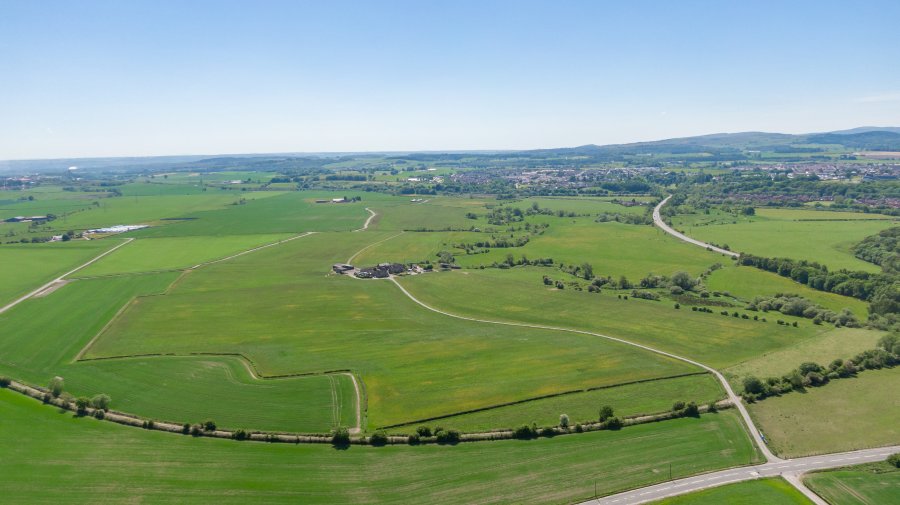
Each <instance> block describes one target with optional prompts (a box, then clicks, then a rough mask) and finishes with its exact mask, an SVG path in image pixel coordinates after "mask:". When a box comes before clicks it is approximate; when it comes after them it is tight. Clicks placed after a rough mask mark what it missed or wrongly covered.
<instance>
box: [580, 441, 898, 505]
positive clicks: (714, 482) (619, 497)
mask: <svg viewBox="0 0 900 505" xmlns="http://www.w3.org/2000/svg"><path fill="white" fill-rule="evenodd" d="M895 452H900V445H895V446H892V447H881V448H878V449H864V450H860V451H853V452H843V453H835V454H824V455H821V456H810V457H807V458H797V459H788V460H780V461H774V462H770V463H764V464H761V465H755V466H748V467H743V468H732V469H730V470H722V471H719V472H713V473H706V474H701V475H695V476H693V477H687V478H684V479H677V480H674V481H669V482H664V483H661V484H656V485H654V486H647V487H642V488H639V489H634V490H632V491H626V492H624V493H618V494H614V495H609V496H605V497H603V498H600V499H595V500H589V501H586V502H582V503H581V504H579V505H637V504H640V503H648V502H652V501H655V500H661V499H663V498H668V497H671V496H676V495H680V494H685V493H690V492H693V491H700V490H702V489H706V488H711V487H716V486H722V485H725V484H732V483H735V482H741V481H746V480H753V479H759V478H762V477H776V476H784V477H785V478H787V479H788V481H789V482H790V481H792V480H799V479H798V476H799V475H800V474H803V473H805V472H809V471H811V470H825V469H829V468H839V467H842V466H848V465H859V464H862V463H873V462H876V461H883V460H884V459H885V458H887V457H888V456H890V455H891V454H893V453H895ZM792 483H794V484H795V485H796V483H795V482H792ZM813 501H815V500H813Z"/></svg>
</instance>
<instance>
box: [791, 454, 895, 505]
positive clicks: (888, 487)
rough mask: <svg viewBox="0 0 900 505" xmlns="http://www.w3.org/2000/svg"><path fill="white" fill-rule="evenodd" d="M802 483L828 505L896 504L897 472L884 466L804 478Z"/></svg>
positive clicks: (884, 464) (878, 464)
mask: <svg viewBox="0 0 900 505" xmlns="http://www.w3.org/2000/svg"><path fill="white" fill-rule="evenodd" d="M803 481H804V483H806V485H807V486H808V487H809V488H810V489H812V490H813V491H815V492H816V494H818V495H819V496H821V497H822V498H824V499H825V500H826V501H828V503H829V504H830V505H868V504H875V503H896V502H897V497H898V496H900V469H898V468H897V467H895V466H893V465H890V464H888V463H887V462H884V461H882V462H880V463H871V464H867V465H858V466H848V467H845V468H839V469H836V470H829V471H824V472H813V473H810V474H807V475H806V476H805V477H804V479H803Z"/></svg>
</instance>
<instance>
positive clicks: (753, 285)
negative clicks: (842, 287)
mask: <svg viewBox="0 0 900 505" xmlns="http://www.w3.org/2000/svg"><path fill="white" fill-rule="evenodd" d="M706 284H707V287H708V288H709V289H710V290H711V291H719V292H727V293H729V294H730V295H731V296H734V297H736V298H739V299H740V300H741V301H743V302H749V301H751V300H753V298H755V297H757V296H772V295H775V294H777V293H786V294H788V293H789V294H795V295H799V296H802V297H804V298H806V299H809V300H812V301H813V302H814V303H816V304H818V305H821V306H823V307H825V308H826V309H830V310H832V311H834V312H840V311H841V310H843V309H845V308H847V309H850V310H851V311H852V312H853V313H854V314H855V315H856V318H857V319H859V320H865V319H866V317H867V315H868V313H869V309H868V306H867V305H866V302H864V301H862V300H858V299H856V298H851V297H849V296H841V295H836V294H834V293H828V292H825V291H818V290H815V289H812V288H810V287H807V286H806V285H805V284H800V283H799V282H794V281H792V280H791V279H788V278H786V277H782V276H780V275H778V274H775V273H772V272H766V271H765V270H760V269H758V268H754V267H739V266H729V267H725V268H720V269H719V270H716V271H715V272H713V273H712V275H710V276H709V277H708V278H707V281H706Z"/></svg>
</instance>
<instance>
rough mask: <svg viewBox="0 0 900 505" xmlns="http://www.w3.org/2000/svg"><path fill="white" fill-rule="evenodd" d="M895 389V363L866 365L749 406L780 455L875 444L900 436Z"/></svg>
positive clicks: (899, 373)
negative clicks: (851, 373)
mask: <svg viewBox="0 0 900 505" xmlns="http://www.w3.org/2000/svg"><path fill="white" fill-rule="evenodd" d="M898 390H900V367H897V368H891V369H883V370H867V371H865V372H861V373H860V374H859V376H858V377H855V378H851V379H840V380H836V381H832V382H831V383H829V384H828V385H827V386H824V387H820V388H810V389H808V390H807V392H806V393H790V394H787V395H784V396H782V397H773V398H766V399H765V400H763V401H760V402H757V403H755V404H753V405H750V406H749V410H750V415H752V416H753V419H754V420H755V421H756V423H757V425H758V426H759V428H760V430H762V432H763V433H765V434H766V437H768V439H769V440H770V442H771V444H770V447H771V449H772V450H773V451H775V452H776V454H778V455H780V456H783V457H798V456H808V455H811V454H823V453H829V452H840V451H848V450H852V449H861V448H866V447H878V446H882V445H890V444H896V443H897V440H898V439H900V427H898V425H897V412H898V411H900V397H898V395H897V391H898Z"/></svg>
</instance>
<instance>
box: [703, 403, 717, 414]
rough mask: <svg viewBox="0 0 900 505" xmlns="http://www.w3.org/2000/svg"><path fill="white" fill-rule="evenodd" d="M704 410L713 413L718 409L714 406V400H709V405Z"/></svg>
mask: <svg viewBox="0 0 900 505" xmlns="http://www.w3.org/2000/svg"><path fill="white" fill-rule="evenodd" d="M706 411H707V412H709V413H710V414H715V413H716V412H718V411H719V407H716V402H709V405H707V406H706Z"/></svg>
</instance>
